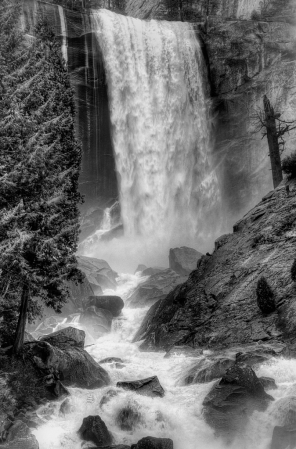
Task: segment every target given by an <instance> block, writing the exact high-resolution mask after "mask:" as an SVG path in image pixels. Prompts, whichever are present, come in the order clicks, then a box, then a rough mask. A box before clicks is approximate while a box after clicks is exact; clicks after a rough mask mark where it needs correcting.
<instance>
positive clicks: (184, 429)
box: [34, 275, 296, 449]
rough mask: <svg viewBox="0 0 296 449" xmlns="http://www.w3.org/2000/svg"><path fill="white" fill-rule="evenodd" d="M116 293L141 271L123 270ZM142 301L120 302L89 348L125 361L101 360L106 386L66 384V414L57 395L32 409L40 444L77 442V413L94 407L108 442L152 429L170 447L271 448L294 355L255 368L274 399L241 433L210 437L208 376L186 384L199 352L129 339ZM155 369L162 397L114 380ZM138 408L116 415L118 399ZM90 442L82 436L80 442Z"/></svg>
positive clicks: (50, 447)
mask: <svg viewBox="0 0 296 449" xmlns="http://www.w3.org/2000/svg"><path fill="white" fill-rule="evenodd" d="M120 282H121V285H120V287H119V291H118V292H117V293H119V292H120V294H121V295H122V296H123V297H124V298H125V297H128V295H129V294H130V293H131V291H132V287H133V288H135V287H136V285H138V283H139V282H141V278H140V276H139V275H134V276H133V275H123V276H121V281H120ZM146 311H147V309H130V308H128V307H125V308H124V309H123V316H121V317H119V318H118V319H117V320H115V321H114V323H113V330H112V332H111V333H109V334H106V335H105V336H103V337H101V338H99V339H98V340H97V341H96V342H95V344H94V345H92V346H90V347H89V348H87V349H88V352H89V353H90V354H91V356H92V357H94V358H95V360H97V361H100V360H102V359H104V358H106V357H121V358H122V359H123V362H124V366H121V367H120V369H119V368H118V367H116V364H115V363H109V364H105V365H104V368H105V369H106V370H107V371H108V373H109V375H110V377H111V385H110V386H109V387H105V388H101V389H97V390H91V391H89V390H82V389H78V388H70V392H71V397H70V404H71V411H70V412H69V413H67V414H66V415H63V414H60V413H59V408H60V404H61V401H58V402H57V403H51V404H48V405H46V406H42V407H41V408H40V409H39V410H38V412H37V413H38V415H39V416H40V417H41V419H43V420H44V425H42V426H40V427H39V428H38V429H36V430H34V433H35V435H36V437H37V440H38V442H39V446H40V449H61V448H63V449H81V446H82V441H81V440H80V438H79V436H78V434H77V430H78V429H79V427H80V426H81V423H82V420H83V418H85V417H86V416H89V415H100V416H101V418H102V419H103V421H104V422H105V423H106V425H107V427H108V429H109V430H110V432H112V435H113V437H114V444H127V445H128V446H130V445H131V444H133V443H136V442H137V441H138V440H140V439H141V438H143V437H145V436H147V435H151V436H156V437H159V438H171V439H172V440H173V441H174V449H255V448H256V449H269V448H270V441H271V437H272V431H273V427H274V426H275V425H282V424H281V420H282V418H283V414H281V412H280V408H279V405H278V404H279V402H278V400H279V399H281V398H283V397H287V396H295V392H296V361H295V360H285V359H271V360H270V361H268V362H265V363H263V364H262V365H261V366H260V367H259V368H257V370H256V371H257V375H258V376H268V377H272V378H274V379H275V381H276V384H277V386H278V388H277V389H276V390H271V391H268V393H269V394H271V395H272V396H273V397H274V398H275V401H273V402H271V403H270V405H269V407H268V409H267V410H266V411H264V412H259V411H255V412H254V413H253V415H252V416H251V418H250V420H249V423H248V426H247V428H246V430H245V432H244V434H240V435H239V437H238V438H237V439H236V440H235V441H234V442H233V443H232V444H231V445H228V446H227V445H226V443H225V442H223V441H222V440H221V439H220V438H217V437H215V435H214V431H213V430H212V429H211V428H210V427H209V426H208V425H207V424H206V423H205V421H204V419H203V413H202V408H203V407H202V402H203V400H204V398H205V396H206V395H207V393H208V392H209V390H210V389H211V387H212V385H213V383H214V382H209V383H205V384H195V385H189V386H188V385H187V386H186V385H184V378H185V377H186V373H187V372H188V370H189V369H190V368H191V367H192V365H193V364H196V362H197V359H196V358H195V359H194V358H191V357H185V356H182V355H179V356H173V357H171V358H164V353H161V352H159V353H156V352H151V353H147V352H141V351H139V349H138V346H137V344H134V343H131V341H132V337H133V335H134V334H135V332H136V331H137V328H138V326H139V323H140V322H141V319H142V318H143V317H144V315H145V313H146ZM153 375H157V376H158V377H159V380H160V383H161V384H162V386H163V387H164V389H165V396H164V397H163V398H150V397H145V396H142V395H138V394H137V393H135V392H131V391H124V390H122V389H120V388H117V387H116V383H117V382H118V381H123V380H136V379H141V378H145V377H148V376H153ZM110 388H111V389H113V390H115V391H117V393H118V395H117V396H115V397H113V398H111V400H110V401H109V402H108V403H106V404H105V405H104V406H102V407H100V401H101V399H102V397H103V396H104V395H105V394H106V392H107V391H108V390H110ZM127 406H130V407H132V408H133V409H134V410H136V411H137V412H138V414H139V417H140V419H139V420H138V422H136V423H135V426H134V428H133V430H122V429H120V427H119V424H118V421H117V417H118V414H119V412H120V410H122V409H123V408H124V407H127ZM89 446H91V447H93V444H92V443H89V445H88V443H84V444H83V447H85V448H86V447H89Z"/></svg>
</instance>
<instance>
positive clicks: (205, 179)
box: [85, 10, 220, 262]
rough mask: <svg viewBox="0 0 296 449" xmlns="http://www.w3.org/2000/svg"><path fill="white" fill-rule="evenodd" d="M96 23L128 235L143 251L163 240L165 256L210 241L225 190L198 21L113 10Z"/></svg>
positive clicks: (101, 14) (100, 15)
mask: <svg viewBox="0 0 296 449" xmlns="http://www.w3.org/2000/svg"><path fill="white" fill-rule="evenodd" d="M92 22H93V29H94V31H95V34H96V36H97V39H98V42H99V45H100V47H101V49H102V53H103V57H104V64H105V69H106V74H107V82H108V92H109V104H110V117H111V123H112V137H113V144H114V153H115V160H116V169H117V172H118V179H119V187H120V204H121V212H122V220H123V224H124V230H125V240H126V241H127V242H131V243H132V244H133V245H135V242H139V246H140V247H141V252H143V248H144V247H146V248H149V250H148V252H149V251H150V252H151V253H152V252H154V253H155V251H156V252H159V248H160V247H161V251H162V252H163V253H164V254H165V255H166V257H167V254H168V251H167V250H168V248H169V247H170V246H171V245H191V246H195V247H196V246H198V247H199V248H201V247H204V246H205V243H204V242H205V241H208V238H209V236H211V237H212V232H213V231H214V230H217V221H216V220H215V219H214V218H215V217H217V214H219V211H218V205H219V198H220V195H219V188H218V181H217V177H216V173H215V171H214V169H213V166H212V157H211V142H210V120H209V104H208V102H207V99H206V93H205V65H204V62H203V57H202V52H201V48H200V44H199V41H198V39H197V37H196V32H195V30H194V27H193V25H192V24H189V23H181V22H160V21H154V20H152V21H149V22H147V21H142V20H138V19H134V18H131V17H125V16H122V15H117V14H114V13H112V12H110V11H107V10H98V11H93V13H92ZM116 247H117V245H116ZM109 248H110V245H109ZM89 249H90V251H87V250H86V251H85V254H89V253H90V252H91V253H92V254H95V250H94V248H89ZM202 249H204V248H202ZM108 260H110V249H109V259H108ZM142 260H143V259H142ZM110 261H111V260H110ZM138 261H139V256H138V257H137V262H138ZM143 262H145V260H143Z"/></svg>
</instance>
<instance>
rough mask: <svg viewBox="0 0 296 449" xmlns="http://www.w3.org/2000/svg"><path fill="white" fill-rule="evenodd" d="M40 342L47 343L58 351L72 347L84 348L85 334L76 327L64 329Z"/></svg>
mask: <svg viewBox="0 0 296 449" xmlns="http://www.w3.org/2000/svg"><path fill="white" fill-rule="evenodd" d="M40 341H47V343H49V344H50V345H52V346H56V347H58V348H60V349H64V348H65V347H66V348H68V347H69V346H74V347H76V348H82V349H83V348H84V341H85V332H84V331H83V330H80V329H76V327H71V326H69V327H65V328H64V329H60V330H59V331H56V332H53V333H52V334H49V335H46V336H45V337H42V338H41V339H40Z"/></svg>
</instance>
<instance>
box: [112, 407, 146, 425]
mask: <svg viewBox="0 0 296 449" xmlns="http://www.w3.org/2000/svg"><path fill="white" fill-rule="evenodd" d="M141 420H142V417H141V413H140V412H139V411H138V409H137V407H136V406H132V405H131V404H128V405H127V406H126V407H124V408H122V409H120V410H119V412H118V414H117V416H116V424H117V425H118V427H120V429H121V430H126V431H128V432H130V431H132V430H134V428H135V427H137V425H138V424H139V423H140V422H141Z"/></svg>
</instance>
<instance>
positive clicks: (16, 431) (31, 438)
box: [1, 420, 39, 449]
mask: <svg viewBox="0 0 296 449" xmlns="http://www.w3.org/2000/svg"><path fill="white" fill-rule="evenodd" d="M1 448H3V449H39V444H38V441H37V439H36V437H35V435H33V434H32V433H31V430H30V428H29V427H28V426H27V425H26V424H25V423H23V422H22V421H20V420H17V421H14V423H13V424H12V426H11V427H10V428H9V430H8V434H7V438H6V441H5V444H4V445H1Z"/></svg>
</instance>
